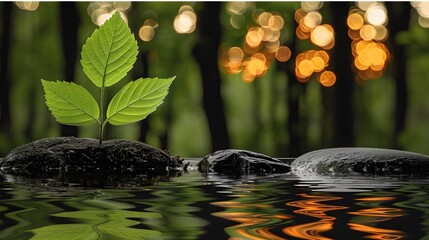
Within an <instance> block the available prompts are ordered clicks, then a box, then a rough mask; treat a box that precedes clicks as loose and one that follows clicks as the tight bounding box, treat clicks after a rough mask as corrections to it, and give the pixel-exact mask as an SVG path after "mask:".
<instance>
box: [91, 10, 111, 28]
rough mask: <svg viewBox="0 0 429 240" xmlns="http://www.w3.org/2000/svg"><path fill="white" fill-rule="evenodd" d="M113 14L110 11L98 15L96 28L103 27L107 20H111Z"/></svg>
mask: <svg viewBox="0 0 429 240" xmlns="http://www.w3.org/2000/svg"><path fill="white" fill-rule="evenodd" d="M114 13H115V12H114V11H111V12H107V13H103V14H100V15H98V17H97V20H96V21H95V24H97V25H98V26H101V25H103V23H104V22H106V21H107V19H109V18H111V17H112V16H113V14H114Z"/></svg>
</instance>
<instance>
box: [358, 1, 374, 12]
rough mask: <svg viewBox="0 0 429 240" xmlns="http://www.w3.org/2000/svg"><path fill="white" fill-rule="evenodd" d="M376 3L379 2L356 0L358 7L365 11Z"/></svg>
mask: <svg viewBox="0 0 429 240" xmlns="http://www.w3.org/2000/svg"><path fill="white" fill-rule="evenodd" d="M374 4H377V2H375V1H358V2H356V5H357V6H358V8H360V9H362V10H364V11H366V10H368V9H369V7H370V6H371V5H374Z"/></svg>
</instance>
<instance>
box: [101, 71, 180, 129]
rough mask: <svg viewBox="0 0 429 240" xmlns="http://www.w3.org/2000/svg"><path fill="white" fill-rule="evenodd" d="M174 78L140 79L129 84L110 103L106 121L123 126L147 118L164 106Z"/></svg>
mask: <svg viewBox="0 0 429 240" xmlns="http://www.w3.org/2000/svg"><path fill="white" fill-rule="evenodd" d="M174 78H175V77H172V78H167V79H159V78H145V79H142V78H140V79H138V80H136V81H133V82H130V83H128V84H127V85H125V86H124V87H123V88H122V89H121V90H120V91H119V92H118V93H117V94H116V95H115V96H114V97H113V99H112V101H110V103H109V106H108V107H107V120H106V121H108V122H109V123H110V124H112V125H122V124H128V123H133V122H137V121H140V120H142V119H144V118H146V116H147V115H149V114H150V113H152V112H153V111H155V110H156V108H157V107H158V106H159V105H161V104H162V102H163V100H164V98H165V96H166V95H167V94H168V89H169V87H170V85H171V83H172V82H173V80H174Z"/></svg>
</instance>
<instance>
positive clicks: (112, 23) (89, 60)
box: [81, 12, 138, 87]
mask: <svg viewBox="0 0 429 240" xmlns="http://www.w3.org/2000/svg"><path fill="white" fill-rule="evenodd" d="M137 53H138V49H137V41H136V40H135V38H134V35H133V34H132V33H131V30H130V28H129V27H128V26H127V24H126V23H125V22H124V20H123V19H122V17H121V14H120V13H119V12H116V13H115V14H114V15H113V16H112V17H111V18H110V19H109V20H107V21H106V22H105V23H104V24H103V25H101V27H100V28H99V29H97V30H95V31H94V33H93V34H92V35H91V37H89V38H88V39H87V40H86V43H85V44H84V45H83V48H82V53H81V55H82V60H81V64H82V67H83V71H84V72H85V74H86V75H87V76H88V78H89V79H90V80H91V81H92V82H93V83H94V84H95V85H96V86H97V87H102V86H106V87H109V86H112V85H113V84H115V83H117V82H119V81H120V80H121V79H122V78H123V77H124V76H125V75H126V74H127V72H128V71H129V70H130V69H131V68H132V67H133V64H134V62H135V61H136V56H137Z"/></svg>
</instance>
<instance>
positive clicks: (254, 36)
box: [245, 27, 264, 47]
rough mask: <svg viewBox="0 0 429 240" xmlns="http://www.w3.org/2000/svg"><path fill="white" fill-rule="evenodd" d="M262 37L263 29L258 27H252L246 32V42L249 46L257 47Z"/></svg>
mask: <svg viewBox="0 0 429 240" xmlns="http://www.w3.org/2000/svg"><path fill="white" fill-rule="evenodd" d="M263 37H264V30H262V28H260V27H252V28H250V29H249V31H248V32H247V34H246V40H245V41H246V43H247V44H248V45H249V46H251V47H258V46H259V45H260V44H261V42H262V38H263Z"/></svg>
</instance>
